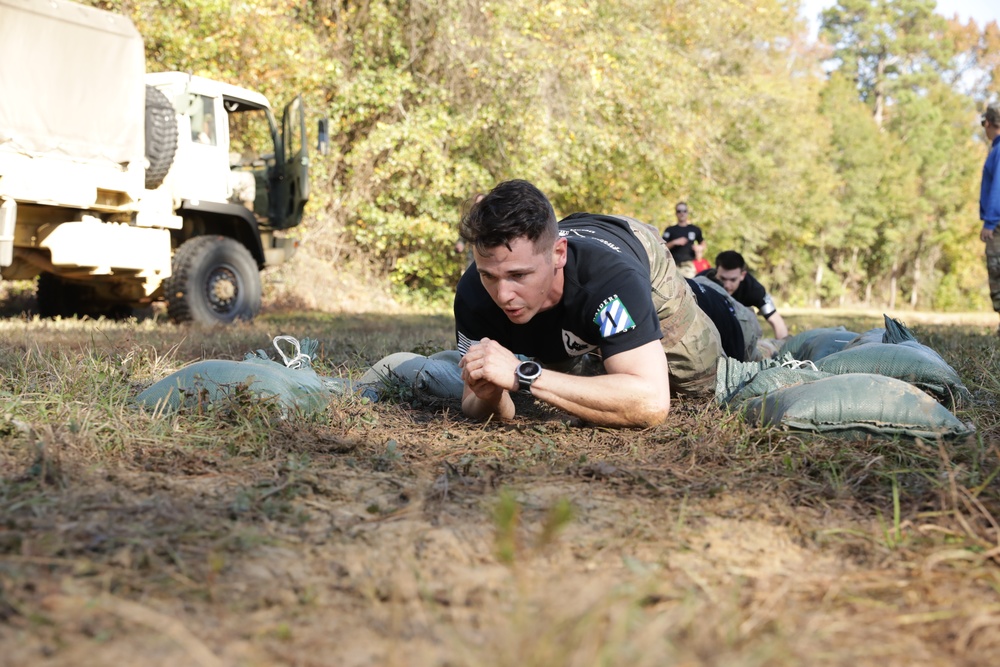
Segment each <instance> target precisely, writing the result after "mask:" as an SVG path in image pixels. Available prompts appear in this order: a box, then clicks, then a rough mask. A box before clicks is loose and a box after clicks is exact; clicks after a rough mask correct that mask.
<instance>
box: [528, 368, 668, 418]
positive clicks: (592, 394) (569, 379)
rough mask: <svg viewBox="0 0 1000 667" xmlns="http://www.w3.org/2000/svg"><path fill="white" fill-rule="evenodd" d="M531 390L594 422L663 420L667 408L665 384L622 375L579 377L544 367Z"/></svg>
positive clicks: (545, 400)
mask: <svg viewBox="0 0 1000 667" xmlns="http://www.w3.org/2000/svg"><path fill="white" fill-rule="evenodd" d="M531 393H532V394H533V395H534V396H535V398H537V399H539V400H540V401H544V402H545V403H548V404H550V405H552V406H553V407H556V408H558V409H560V410H563V411H564V412H568V413H570V414H572V415H575V416H577V417H579V418H581V419H583V420H584V421H586V422H588V423H590V424H595V425H598V426H639V427H648V426H655V425H657V424H661V423H663V422H664V421H665V420H666V418H667V414H668V413H669V411H670V390H669V386H667V387H663V388H660V389H659V390H657V389H656V388H654V387H651V386H650V385H649V383H648V382H646V381H644V380H643V379H641V378H638V377H635V376H631V375H625V374H614V375H598V376H595V377H579V376H575V375H566V374H564V373H556V372H554V371H545V372H544V373H542V376H541V377H540V378H539V379H538V380H537V381H536V382H535V383H534V384H533V385H532V387H531Z"/></svg>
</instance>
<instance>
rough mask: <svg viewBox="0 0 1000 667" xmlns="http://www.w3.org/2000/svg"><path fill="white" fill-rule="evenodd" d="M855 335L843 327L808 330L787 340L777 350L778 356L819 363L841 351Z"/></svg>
mask: <svg viewBox="0 0 1000 667" xmlns="http://www.w3.org/2000/svg"><path fill="white" fill-rule="evenodd" d="M857 335H858V334H856V333H854V332H853V331H848V330H847V329H846V328H844V327H821V328H818V329H810V330H809V331H803V332H802V333H800V334H796V335H794V336H792V337H791V338H789V339H787V340H786V341H785V342H784V344H783V345H782V346H781V349H780V350H778V355H779V356H785V355H786V354H790V355H791V356H792V358H793V359H798V360H800V361H819V360H820V359H822V358H823V357H825V356H827V355H830V354H833V353H834V352H840V351H841V350H843V349H844V348H845V347H846V346H847V345H848V344H850V342H851V341H852V340H854V338H855V337H856V336H857Z"/></svg>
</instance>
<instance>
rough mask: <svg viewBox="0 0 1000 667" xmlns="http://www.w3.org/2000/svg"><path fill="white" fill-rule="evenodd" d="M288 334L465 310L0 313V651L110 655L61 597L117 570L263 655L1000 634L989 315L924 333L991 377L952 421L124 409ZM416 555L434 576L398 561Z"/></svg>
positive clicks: (109, 582)
mask: <svg viewBox="0 0 1000 667" xmlns="http://www.w3.org/2000/svg"><path fill="white" fill-rule="evenodd" d="M271 329H277V330H279V331H282V332H284V331H291V332H293V333H295V334H296V336H297V337H304V336H310V337H314V338H316V339H318V340H320V341H321V348H320V349H321V358H320V359H318V361H317V363H318V364H320V365H321V367H322V368H325V369H330V372H331V374H338V375H345V374H353V375H357V374H360V373H361V372H362V371H363V370H364V366H365V365H366V364H368V363H372V362H374V361H375V360H377V359H379V358H381V357H383V356H385V355H386V354H388V353H391V352H396V351H399V350H404V349H410V350H421V351H422V352H421V353H426V352H429V351H431V350H432V349H435V347H437V346H436V341H441V343H440V346H441V347H444V346H446V345H448V344H449V343H450V341H451V337H452V336H453V330H452V329H453V327H452V326H451V322H450V321H449V320H448V319H447V318H440V319H438V318H429V319H426V320H413V321H409V320H407V319H406V318H394V319H393V320H392V321H389V320H386V319H379V318H377V317H375V316H371V317H367V316H366V317H363V318H358V319H355V320H353V323H352V320H351V318H326V319H321V318H317V317H296V318H289V319H287V320H282V319H280V318H267V317H265V318H262V319H261V320H260V321H258V322H257V323H255V324H252V325H245V324H240V325H237V326H235V327H233V328H227V329H224V330H218V331H216V330H210V331H209V330H206V331H198V330H194V329H188V328H176V327H172V326H167V325H158V326H153V325H147V324H146V323H134V322H133V323H129V324H122V325H120V324H115V323H107V322H101V323H81V322H74V321H68V322H51V323H49V322H35V323H29V322H16V323H11V322H7V323H0V337H2V340H3V343H4V344H3V345H0V399H2V400H3V401H4V403H3V407H2V408H0V640H3V641H4V643H5V646H13V647H15V648H18V649H19V650H20V647H22V646H23V647H28V648H25V649H23V650H31V651H34V653H32V654H31V655H32V656H34V657H35V658H37V656H39V655H41V648H40V647H41V646H43V645H44V646H50V647H51V646H56V648H55V649H52V650H55V651H57V652H62V653H61V655H63V656H66V655H69V654H68V653H65V651H68V650H69V648H66V647H71V646H74V645H75V646H82V647H86V648H87V650H88V651H98V652H99V651H100V650H101V649H102V646H108V647H112V646H114V647H116V648H118V649H119V650H120V647H121V645H122V644H121V642H123V641H126V640H127V637H125V635H127V634H128V633H123V632H119V633H118V634H114V633H112V634H110V635H107V640H106V641H105V642H104V643H103V644H102V643H101V642H95V641H93V636H97V635H98V634H100V633H101V632H105V631H106V630H107V628H114V627H115V626H114V625H113V624H112V623H110V622H109V621H107V620H106V619H105V620H104V621H103V622H97V621H93V620H90V621H87V623H90V625H89V626H87V628H90V630H91V631H92V636H88V635H86V632H85V629H86V628H84V626H85V625H86V623H84V622H83V621H77V620H76V619H75V618H74V617H73V616H72V615H71V614H68V615H60V614H59V613H58V610H56V609H55V607H54V606H53V607H51V608H50V607H48V606H46V605H54V604H55V603H54V602H52V601H53V600H58V599H62V598H61V597H60V596H62V597H66V596H67V595H68V596H70V597H72V598H73V599H74V600H79V601H85V600H88V599H94V600H105V599H107V598H104V597H101V596H103V595H105V593H107V594H108V595H112V596H113V598H114V599H129V601H142V604H143V605H145V606H147V607H149V608H150V609H151V610H153V611H154V612H155V613H156V614H160V615H162V616H165V617H175V618H178V619H181V620H183V622H185V623H186V624H188V627H189V629H190V630H192V631H193V636H196V638H197V639H198V641H201V642H203V643H204V645H205V646H206V647H209V650H216V649H218V650H221V649H219V648H218V647H227V648H231V647H232V646H236V645H237V644H238V645H239V647H240V648H239V650H245V651H247V652H248V654H250V655H252V656H253V659H248V664H250V663H251V662H254V660H256V663H255V664H292V663H295V662H299V663H302V664H309V663H310V661H313V662H320V663H323V662H326V663H333V662H338V660H340V659H342V657H343V655H344V654H343V653H340V652H338V651H339V649H340V648H341V646H346V647H349V649H350V650H353V651H357V652H358V653H357V654H358V655H362V654H364V655H365V656H368V657H369V658H370V660H369V662H371V663H373V664H374V663H378V662H379V661H380V659H381V658H384V657H385V656H386V655H387V652H382V653H377V650H381V649H382V648H384V646H385V645H386V644H392V643H393V642H396V643H397V644H398V647H399V651H398V654H399V655H400V656H404V657H401V658H400V659H399V660H398V663H399V664H405V663H406V659H408V658H411V657H413V655H415V654H411V653H410V651H411V650H412V649H413V647H414V646H424V647H426V646H431V647H432V648H431V649H428V650H436V651H439V653H436V654H434V659H427V660H425V661H424V663H425V664H449V662H450V664H470V665H477V664H483V665H485V664H491V665H496V664H501V665H503V664H509V665H515V664H516V665H552V664H574V665H602V664H604V665H607V664H630V665H651V664H664V663H668V664H692V665H705V664H725V665H739V666H742V665H747V666H750V665H792V664H817V665H826V664H848V663H851V664H858V665H866V664H875V663H876V662H878V661H882V662H885V663H886V664H921V660H923V659H924V658H926V660H924V661H923V663H922V664H969V665H972V664H975V661H976V656H984V655H995V651H996V650H998V649H1000V629H998V627H1000V626H998V624H997V623H996V622H995V617H996V615H997V614H998V613H1000V574H998V573H1000V562H998V559H1000V531H998V525H997V524H998V521H997V517H1000V484H998V480H1000V449H998V445H997V443H998V442H1000V406H998V397H1000V380H998V379H997V378H998V377H1000V369H998V363H1000V358H998V353H997V350H996V349H995V348H996V344H995V341H994V340H993V338H987V337H985V336H983V335H981V334H975V333H966V332H962V331H958V332H953V331H949V332H945V333H943V334H941V335H939V336H937V337H935V338H934V339H933V340H934V341H936V344H937V345H939V351H940V352H941V353H942V355H944V356H945V358H946V359H948V360H950V361H952V362H953V363H954V364H955V366H956V369H957V370H958V371H959V373H960V375H961V376H962V377H963V380H965V382H966V384H967V386H969V388H970V389H971V390H972V391H973V395H974V402H973V404H972V405H971V406H969V407H968V408H967V409H966V410H965V411H964V412H963V413H962V416H963V418H967V419H969V420H972V421H974V422H975V423H976V426H977V429H978V433H977V435H976V437H973V438H969V439H968V440H966V441H962V442H949V443H943V442H942V443H937V442H921V441H914V440H907V439H896V440H877V439H871V438H840V439H837V438H825V437H816V436H811V435H802V434H795V433H788V432H785V431H782V430H779V429H777V428H767V429H758V428H753V427H750V426H748V425H747V424H746V423H745V422H743V421H742V420H741V419H740V418H739V416H738V415H733V414H726V413H723V412H721V411H719V410H717V409H715V408H714V407H712V406H702V405H695V404H691V403H684V402H682V401H681V402H678V404H677V405H676V406H675V410H674V411H673V412H672V417H671V421H670V423H668V424H667V425H665V426H663V427H661V428H657V429H648V430H642V431H640V430H627V429H626V430H614V429H594V428H581V427H577V426H569V425H567V423H566V422H565V421H564V420H562V419H560V418H559V417H558V416H557V415H554V414H553V413H552V412H551V411H548V410H546V409H545V408H544V407H539V406H538V405H536V404H530V405H526V406H525V409H524V410H523V411H522V410H521V409H520V406H519V410H518V412H519V414H520V415H522V417H521V418H520V419H519V420H517V421H515V422H514V423H495V422H491V423H488V424H478V423H472V422H469V421H467V420H465V419H464V418H462V417H461V415H460V413H459V412H458V410H457V408H456V407H455V406H449V405H434V406H419V407H414V405H413V404H412V402H411V401H410V400H409V399H408V398H407V396H406V395H405V392H404V391H403V388H397V389H396V390H392V389H390V400H388V401H380V402H378V403H372V402H369V401H365V400H363V399H361V398H359V397H356V396H344V397H341V398H338V399H337V400H335V401H334V402H333V403H332V404H331V407H330V410H329V411H328V413H327V414H326V415H325V416H324V417H322V418H320V419H317V420H314V421H310V422H302V421H299V420H295V419H283V418H282V415H281V411H280V409H279V408H278V407H277V406H275V405H273V404H271V403H269V402H267V401H260V400H259V399H257V398H256V397H253V396H252V395H251V394H250V392H248V391H247V389H246V388H245V387H234V388H233V391H232V392H231V394H232V395H231V396H230V399H229V400H227V401H224V402H221V403H219V404H217V405H208V404H203V405H201V406H200V407H193V408H190V409H188V410H186V411H183V412H181V413H179V414H176V415H172V416H170V417H167V418H161V419H150V418H149V416H148V415H146V414H143V413H142V412H140V411H136V410H134V409H132V407H131V399H132V398H133V397H134V396H135V395H136V394H137V393H138V392H139V390H140V389H141V388H142V386H143V385H145V384H148V383H151V382H153V381H155V380H157V379H159V378H160V377H162V376H165V375H167V374H169V373H170V372H173V371H174V370H177V368H178V367H179V366H181V365H183V364H185V363H188V362H191V361H195V360H198V359H204V358H236V359H240V358H242V356H243V354H244V353H245V352H247V351H249V350H252V349H256V348H259V347H262V346H263V343H265V342H267V341H269V340H271V338H272V337H273V336H272V334H271V332H270V330H271ZM393 391H395V394H393ZM498 489H499V490H498ZM515 489H516V491H515ZM744 526H745V527H746V528H745V530H746V533H745V534H742V533H740V530H741V527H744ZM441 534H446V535H451V536H452V541H448V540H446V539H444V538H442V542H441V543H440V544H443V546H440V545H439V552H437V555H436V556H434V555H433V554H434V551H433V550H432V549H429V550H428V551H426V552H424V553H421V554H418V555H414V554H415V553H416V551H415V550H414V543H415V542H421V543H425V542H427V543H429V542H431V540H429V538H428V536H429V535H438V536H440V535H441ZM414 536H416V538H415V537H414ZM271 550H274V551H273V553H274V554H277V555H271V556H268V554H270V553H271ZM404 570H405V571H408V572H410V574H412V575H413V576H415V577H418V578H419V580H420V581H421V582H422V585H423V586H424V589H421V590H418V592H417V593H413V594H412V595H411V594H409V593H407V591H408V590H409V589H408V588H407V586H405V585H400V586H398V587H397V586H395V584H393V585H390V584H387V582H390V583H392V582H397V581H398V578H399V577H403V575H404V574H406V573H405V572H402V571H404ZM401 572H402V573H401ZM33 587H34V588H33ZM109 591H110V592H109ZM290 591H291V592H290ZM386 591H388V593H386ZM73 596H75V597H73ZM102 604H103V603H102ZM306 606H307V607H308V609H306V608H305V607H306ZM84 608H85V606H81V607H79V608H74V609H76V610H77V613H78V614H81V615H82V614H83V612H82V611H81V610H82V609H84ZM92 609H96V610H97V611H92V612H91V613H95V614H96V613H106V614H111V615H112V616H114V614H116V613H118V612H115V611H113V610H111V609H112V607H111V606H109V607H107V608H106V609H105V607H102V606H101V605H97V604H95V605H93V606H92ZM114 609H118V610H119V611H120V610H121V609H124V607H114ZM100 610H104V611H103V612H102V611H100ZM109 610H111V611H109ZM32 618H39V619H42V618H44V619H45V621H44V623H45V624H47V625H44V624H42V623H35V622H33V621H31V620H30V619H32ZM114 618H117V619H121V618H124V616H114ZM206 618H211V619H212V623H204V619H206ZM991 619H992V620H991ZM115 622H116V623H118V622H120V621H115ZM5 624H6V625H5ZM43 625H44V627H43ZM140 625H141V624H140ZM340 626H343V627H344V629H343V631H342V632H341V633H340V634H337V635H334V633H336V632H337V631H338V628H339V627H340ZM445 626H447V627H448V628H449V629H452V630H453V632H452V633H449V632H448V631H446V630H444V629H443V628H444V627H445ZM143 627H146V626H143ZM10 628H13V629H14V631H16V632H17V633H19V634H18V635H17V641H8V639H9V637H10V636H12V635H9V634H5V633H7V632H8V631H9V630H10ZM46 628H47V629H46ZM82 628H83V629H82ZM46 632H48V633H50V634H46ZM56 634H58V636H59V638H60V641H63V642H65V644H60V645H56V644H52V643H48V644H47V643H46V642H49V638H50V637H52V636H55V635H56ZM102 636H104V635H102ZM179 636H180V635H179ZM421 637H427V638H428V639H427V640H417V639H414V638H421ZM456 637H458V638H456ZM442 638H443V639H442ZM143 639H145V637H140V638H139V639H137V640H136V641H137V642H138V643H139V645H140V646H141V645H142V643H141V642H142V640H143ZM420 641H423V643H422V644H421V643H419V642H420ZM147 645H148V644H147ZM872 647H877V648H878V651H880V652H881V654H880V655H874V654H873V653H871V651H872V650H873V648H872ZM364 651H370V652H371V653H370V654H369V653H364ZM319 654H322V655H323V658H322V659H319V660H316V659H315V658H316V655H319ZM140 655H141V654H140ZM456 656H459V657H456ZM913 656H917V657H918V658H919V659H917V660H915V661H914V659H913ZM105 657H106V656H105ZM175 657H176V656H175ZM327 658H329V659H327ZM66 659H67V660H69V658H66ZM908 660H909V661H911V662H907V661H908ZM95 661H99V658H95ZM24 662H25V664H30V662H31V661H30V660H27V661H24ZM137 662H141V660H137ZM175 662H183V659H179V660H177V661H175ZM382 662H383V664H384V663H385V662H386V661H384V660H383V661H382ZM412 662H419V660H417V659H414V660H413V661H412ZM345 664H346V663H345Z"/></svg>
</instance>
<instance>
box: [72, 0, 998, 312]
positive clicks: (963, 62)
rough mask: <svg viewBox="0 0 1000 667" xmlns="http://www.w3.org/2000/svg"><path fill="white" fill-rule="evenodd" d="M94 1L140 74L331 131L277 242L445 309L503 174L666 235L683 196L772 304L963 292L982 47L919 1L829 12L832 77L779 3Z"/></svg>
mask: <svg viewBox="0 0 1000 667" xmlns="http://www.w3.org/2000/svg"><path fill="white" fill-rule="evenodd" d="M91 1H92V2H93V4H97V5H99V6H103V7H106V8H110V9H112V10H114V11H120V12H123V13H126V14H128V15H129V16H130V17H132V18H133V20H134V21H135V22H136V24H137V26H138V28H139V30H140V31H141V32H142V34H143V35H144V37H145V39H146V47H147V54H148V60H149V68H150V69H151V70H166V69H176V70H181V71H190V72H192V73H195V74H201V75H205V76H209V77H213V78H218V79H221V80H224V81H227V82H231V83H234V84H237V85H242V86H245V87H249V88H254V89H257V90H260V91H261V92H262V93H264V94H265V95H267V96H268V97H269V98H270V99H272V100H273V101H275V102H276V103H279V102H280V103H282V104H283V103H284V102H285V101H287V100H288V99H290V98H291V97H292V96H293V95H294V94H297V93H299V92H301V93H303V94H304V96H305V99H306V103H307V108H308V109H309V111H310V113H311V114H313V115H314V116H319V115H323V116H328V117H329V118H330V119H331V127H332V136H331V153H330V155H329V156H326V157H316V158H315V159H314V160H313V172H312V173H313V178H314V185H313V188H312V192H313V199H312V202H311V203H310V210H309V215H307V219H306V221H305V223H304V224H303V226H302V228H300V229H299V230H297V231H296V233H297V234H298V235H300V236H301V237H303V238H308V239H309V240H310V243H311V244H312V245H313V246H314V247H317V246H318V247H325V248H331V249H333V248H336V249H337V250H336V251H337V252H341V250H340V248H341V247H342V246H343V241H345V240H346V241H347V252H348V253H358V254H363V255H366V256H368V257H371V258H373V259H375V260H376V262H377V264H378V265H379V266H380V267H381V269H382V271H384V273H385V274H386V275H387V276H388V277H389V278H390V279H391V281H392V282H393V284H395V285H396V286H397V287H398V288H399V290H400V292H401V293H402V294H406V295H408V298H410V299H414V298H416V299H418V300H430V301H434V300H440V301H447V300H448V299H449V295H450V293H451V290H452V289H453V286H454V284H455V282H456V281H457V278H458V276H459V275H460V272H461V271H462V270H463V268H464V265H465V257H464V256H463V255H462V254H460V253H456V252H455V251H454V248H453V245H454V241H455V240H456V238H457V224H458V218H459V215H460V210H461V207H462V205H463V203H464V202H466V201H467V200H468V199H469V198H470V197H472V196H473V195H474V194H476V193H477V192H482V191H485V190H488V189H489V188H491V187H492V186H493V185H495V184H496V183H497V182H499V181H501V180H504V179H507V178H514V177H517V178H527V179H529V180H532V181H533V182H535V183H536V184H537V185H538V186H539V187H540V188H541V189H542V190H543V191H544V192H546V193H547V194H548V195H549V196H550V198H551V199H552V202H553V204H554V206H555V207H556V210H557V212H559V213H560V214H568V213H572V212H574V211H579V210H591V211H600V212H611V213H624V214H629V215H633V216H635V217H638V218H640V219H642V220H645V221H647V222H650V223H652V224H654V225H657V226H659V227H661V228H662V227H665V226H666V225H667V224H669V223H671V222H672V217H671V211H672V206H673V203H674V202H676V201H678V200H681V199H684V200H687V201H688V202H689V203H690V204H691V207H692V211H693V215H694V220H695V222H697V223H698V224H699V225H701V226H702V228H703V229H704V230H705V232H706V237H707V240H708V243H709V253H708V256H709V257H710V258H711V257H713V256H714V255H715V253H717V252H718V251H721V250H725V249H728V248H735V249H737V250H740V251H741V252H743V254H744V255H745V256H746V257H747V258H748V259H749V260H750V261H751V263H752V265H753V269H754V270H755V272H756V273H757V274H758V275H759V276H760V277H761V278H762V280H763V281H764V282H765V283H767V284H768V285H769V287H770V288H771V291H772V292H773V293H775V295H776V296H777V297H778V298H779V300H780V301H786V302H792V303H810V304H811V303H821V304H832V305H848V304H851V303H858V302H864V303H866V304H868V305H883V306H889V307H894V306H895V305H896V304H897V299H898V300H899V302H900V303H903V302H908V303H909V305H911V306H914V307H922V308H968V307H977V306H981V305H983V303H984V299H983V297H982V293H983V292H984V290H985V287H984V285H985V270H984V268H983V266H982V263H981V262H980V261H979V259H978V258H979V256H980V254H981V253H980V252H979V246H978V241H977V240H976V238H975V237H976V233H977V229H978V224H977V223H976V195H977V185H978V173H979V169H980V167H981V161H982V159H983V157H984V153H983V150H982V147H981V144H977V141H976V138H977V137H978V136H979V135H980V134H981V133H980V132H979V131H978V127H977V126H976V125H974V122H975V120H976V113H975V112H976V110H977V108H980V107H981V105H982V103H983V102H984V101H985V100H986V99H988V97H989V95H990V94H995V93H996V90H997V84H996V81H997V80H998V76H997V72H998V68H1000V32H998V28H997V25H996V23H991V24H990V25H988V26H982V27H980V26H976V25H974V24H969V25H961V24H959V23H957V22H956V21H951V22H948V21H946V20H945V19H944V18H943V17H941V16H939V15H937V14H935V13H934V2H933V0H893V1H891V2H890V1H889V0H839V2H838V3H837V4H836V5H835V6H834V7H832V8H830V9H828V10H827V11H825V12H824V14H823V30H822V34H823V35H824V36H825V37H826V39H827V40H829V42H830V44H831V45H832V55H833V58H832V60H829V61H827V63H826V65H827V67H828V68H829V67H830V66H833V67H835V69H834V70H833V71H829V70H824V68H823V58H824V57H827V56H829V55H830V54H831V51H829V50H824V49H823V48H812V47H811V46H809V45H807V44H805V34H804V30H805V26H804V25H803V24H802V22H801V21H800V20H799V19H798V17H797V14H796V11H797V6H796V4H795V3H786V2H783V1H782V0H762V1H760V2H755V3H743V2H737V1H736V0H724V1H722V2H718V3H715V2H711V3H710V2H707V1H706V0H668V1H667V2H659V1H654V0H636V1H635V2H629V3H593V2H589V1H586V0H553V1H552V2H547V3H536V2H529V1H527V0H510V1H509V2H502V3H501V2H489V1H485V0H476V1H474V2H460V1H458V0H442V2H438V3H410V2H403V1H400V0H350V1H348V2H332V0H309V1H307V2H304V3H293V4H289V3H284V2H280V1H279V0H251V1H250V2H245V3H236V2H232V0H166V1H157V2H153V0H130V1H128V2H126V1H125V0H105V1H103V2H102V1H99V0H91ZM324 252H325V251H324ZM321 254H323V253H321ZM872 302H875V303H872Z"/></svg>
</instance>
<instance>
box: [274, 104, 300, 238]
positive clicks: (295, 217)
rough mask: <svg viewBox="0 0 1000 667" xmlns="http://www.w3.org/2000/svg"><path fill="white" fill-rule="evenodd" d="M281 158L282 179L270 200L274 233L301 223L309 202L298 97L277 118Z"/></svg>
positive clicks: (279, 167)
mask: <svg viewBox="0 0 1000 667" xmlns="http://www.w3.org/2000/svg"><path fill="white" fill-rule="evenodd" d="M281 153H282V154H281V155H280V156H278V162H279V165H278V169H279V173H280V174H281V175H282V178H281V179H280V180H279V181H278V183H277V184H276V187H275V189H274V192H272V196H273V197H274V206H273V208H272V210H273V211H274V214H275V219H274V220H272V221H271V224H272V225H274V227H275V228H277V229H288V228H290V227H295V226H296V225H298V224H299V223H300V222H302V212H303V210H304V209H305V205H306V201H307V200H308V199H309V147H308V144H307V143H306V114H305V108H304V105H303V104H302V97H301V96H299V97H296V98H295V99H294V100H292V101H291V102H290V103H289V104H288V106H286V107H285V111H284V113H283V114H282V117H281Z"/></svg>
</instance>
